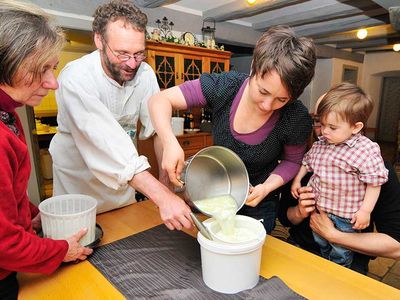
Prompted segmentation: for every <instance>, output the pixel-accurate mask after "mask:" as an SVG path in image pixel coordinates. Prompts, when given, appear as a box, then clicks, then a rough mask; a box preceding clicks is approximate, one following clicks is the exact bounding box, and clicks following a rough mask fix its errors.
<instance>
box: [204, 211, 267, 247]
mask: <svg viewBox="0 0 400 300" xmlns="http://www.w3.org/2000/svg"><path fill="white" fill-rule="evenodd" d="M235 218H239V219H242V220H243V219H246V220H249V221H250V222H253V221H254V222H259V221H257V220H256V219H253V218H251V217H248V216H242V215H236V216H235ZM213 222H215V219H213V218H209V219H207V220H205V221H204V222H203V224H204V225H205V226H206V227H208V226H209V224H210V223H213ZM260 225H261V226H262V224H261V223H260ZM263 229H264V227H263ZM266 237H267V233H266V232H265V229H264V230H263V232H262V234H260V236H259V237H257V239H254V240H250V241H248V242H244V243H228V242H224V241H221V240H218V241H215V240H209V239H207V238H206V237H204V235H203V234H202V233H201V232H198V234H197V240H198V242H199V244H200V246H202V247H204V248H206V249H207V250H209V251H212V252H214V253H220V254H228V255H229V254H231V255H235V254H244V253H248V252H251V251H254V250H256V249H258V248H259V247H262V245H263V244H264V242H265V239H266Z"/></svg>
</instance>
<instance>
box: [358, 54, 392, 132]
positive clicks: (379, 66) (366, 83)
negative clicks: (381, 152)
mask: <svg viewBox="0 0 400 300" xmlns="http://www.w3.org/2000/svg"><path fill="white" fill-rule="evenodd" d="M396 71H397V72H398V71H400V53H398V52H383V53H382V52H378V53H371V54H366V55H365V58H364V68H363V82H362V83H361V86H362V88H363V89H365V91H366V92H367V93H368V94H369V95H370V96H371V98H372V99H373V100H374V102H375V103H376V104H375V107H374V110H373V112H372V115H371V117H370V118H369V121H368V127H374V128H376V127H377V126H378V125H377V121H378V110H379V104H380V100H381V93H382V82H383V75H384V74H382V73H388V72H396Z"/></svg>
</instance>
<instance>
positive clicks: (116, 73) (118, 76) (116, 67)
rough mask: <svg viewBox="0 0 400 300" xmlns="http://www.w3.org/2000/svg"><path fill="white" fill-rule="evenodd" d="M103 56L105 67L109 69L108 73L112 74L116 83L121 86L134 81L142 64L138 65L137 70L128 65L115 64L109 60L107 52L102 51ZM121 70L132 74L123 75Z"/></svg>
mask: <svg viewBox="0 0 400 300" xmlns="http://www.w3.org/2000/svg"><path fill="white" fill-rule="evenodd" d="M102 56H103V61H104V64H105V67H106V68H107V69H108V72H109V73H110V75H111V77H112V79H114V80H115V81H116V82H118V83H120V84H123V83H124V82H125V81H130V80H132V79H133V78H134V77H135V75H136V72H137V70H138V68H139V66H140V64H138V65H137V67H136V68H135V69H131V68H129V67H128V66H127V65H123V66H122V65H120V64H113V63H112V62H111V61H110V59H109V58H108V56H107V54H106V53H105V51H102ZM121 70H124V71H127V72H130V73H131V74H126V73H125V74H122V72H121Z"/></svg>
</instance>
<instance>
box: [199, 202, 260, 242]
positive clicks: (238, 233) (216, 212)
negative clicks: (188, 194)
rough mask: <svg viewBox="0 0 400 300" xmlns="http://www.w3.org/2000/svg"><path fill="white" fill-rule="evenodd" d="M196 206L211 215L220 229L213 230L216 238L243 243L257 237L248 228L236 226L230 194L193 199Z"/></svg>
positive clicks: (233, 205)
mask: <svg viewBox="0 0 400 300" xmlns="http://www.w3.org/2000/svg"><path fill="white" fill-rule="evenodd" d="M194 204H195V205H196V207H197V208H199V209H200V210H202V211H203V212H206V213H208V214H210V215H211V216H213V218H214V219H215V220H216V221H217V222H218V224H219V225H220V227H221V230H219V231H218V232H213V234H214V235H215V236H216V238H218V239H220V240H222V241H226V242H229V243H243V242H247V241H250V240H253V239H256V238H257V235H256V234H255V233H253V232H252V231H251V230H250V229H248V228H242V227H236V226H235V216H236V211H237V204H236V201H235V199H234V198H233V197H232V196H231V195H221V196H216V197H212V198H207V199H203V200H197V201H194Z"/></svg>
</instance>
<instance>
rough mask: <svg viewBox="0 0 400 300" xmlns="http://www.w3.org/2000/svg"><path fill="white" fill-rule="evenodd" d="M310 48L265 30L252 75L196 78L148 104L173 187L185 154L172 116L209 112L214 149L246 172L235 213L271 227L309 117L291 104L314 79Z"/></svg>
mask: <svg viewBox="0 0 400 300" xmlns="http://www.w3.org/2000/svg"><path fill="white" fill-rule="evenodd" d="M315 63H316V54H315V47H314V44H313V42H312V40H311V39H309V38H305V37H298V36H297V35H296V34H295V33H294V32H293V30H292V29H290V28H289V27H287V26H276V27H272V28H270V29H269V30H268V31H267V32H265V33H264V34H263V35H262V36H261V38H260V39H259V40H258V42H257V44H256V46H255V48H254V53H253V62H252V67H251V74H250V76H249V75H247V74H240V73H237V72H225V73H221V74H202V75H201V77H200V79H198V80H194V81H186V82H185V83H183V84H182V85H180V86H177V87H173V88H170V89H166V90H164V91H162V92H161V93H159V94H156V95H154V96H152V98H150V101H149V108H150V116H151V119H152V122H153V125H154V128H155V129H156V131H157V134H158V136H159V137H160V139H161V141H162V143H163V155H162V160H163V161H162V166H163V168H164V169H165V170H167V172H168V174H169V178H170V180H171V182H172V183H174V184H176V185H179V180H178V179H179V176H180V173H181V171H182V168H183V163H184V153H183V150H182V148H181V146H180V145H179V143H178V141H177V140H176V138H175V136H174V135H173V133H172V129H171V123H170V118H171V113H172V110H173V109H180V110H182V109H187V108H192V107H202V106H205V105H207V106H208V107H210V108H211V110H212V118H213V121H212V123H213V129H212V134H213V141H214V144H215V145H218V146H224V147H227V148H229V149H231V150H233V151H234V152H235V153H236V154H237V155H239V157H240V158H241V159H242V160H243V162H244V164H245V166H246V169H247V171H248V173H249V178H250V183H251V185H252V186H253V187H251V188H250V195H249V196H248V198H247V201H246V203H245V204H246V205H244V206H243V207H242V208H241V209H240V211H239V214H242V215H246V216H250V217H253V218H256V219H262V220H263V222H264V227H265V229H266V231H267V233H269V232H271V231H272V229H273V228H274V226H275V217H276V210H277V203H278V199H279V190H278V189H279V188H280V187H281V186H282V185H283V184H285V183H286V182H288V181H290V180H291V179H292V178H293V177H294V176H295V175H296V173H297V171H298V170H299V168H300V164H301V159H302V157H303V154H304V152H305V148H306V142H307V138H308V136H309V135H310V133H311V118H310V116H309V113H308V111H307V108H306V107H304V105H303V104H302V103H301V102H300V101H298V100H297V98H298V97H299V96H300V94H301V93H302V92H303V90H304V88H305V87H306V86H307V85H308V84H309V83H310V81H311V79H312V77H313V76H314V68H315Z"/></svg>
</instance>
